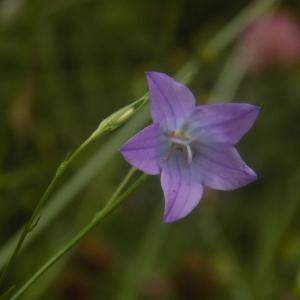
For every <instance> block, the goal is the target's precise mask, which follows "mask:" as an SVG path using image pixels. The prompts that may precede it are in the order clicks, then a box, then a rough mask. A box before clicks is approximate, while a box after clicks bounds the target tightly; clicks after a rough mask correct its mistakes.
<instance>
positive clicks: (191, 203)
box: [161, 155, 203, 223]
mask: <svg viewBox="0 0 300 300" xmlns="http://www.w3.org/2000/svg"><path fill="white" fill-rule="evenodd" d="M161 185H162V188H163V192H164V196H165V211H164V222H165V223H171V222H174V221H176V220H179V219H181V218H183V217H185V216H186V215H188V214H189V213H190V212H191V211H192V210H193V209H194V208H195V207H196V205H197V204H198V203H199V201H200V199H201V197H202V194H203V187H202V185H201V183H200V181H197V180H196V179H195V176H194V174H193V169H192V167H190V166H187V165H186V162H184V161H183V159H182V156H180V155H174V157H173V158H172V159H170V160H169V161H168V162H166V164H165V165H164V167H163V169H162V173H161Z"/></svg>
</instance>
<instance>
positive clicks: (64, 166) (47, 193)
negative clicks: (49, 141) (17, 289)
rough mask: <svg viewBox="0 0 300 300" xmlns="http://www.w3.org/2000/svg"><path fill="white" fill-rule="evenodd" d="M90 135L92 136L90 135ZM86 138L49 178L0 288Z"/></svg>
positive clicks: (5, 269)
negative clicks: (43, 208) (41, 212)
mask: <svg viewBox="0 0 300 300" xmlns="http://www.w3.org/2000/svg"><path fill="white" fill-rule="evenodd" d="M91 137H92V136H91ZM91 137H90V138H88V139H87V140H86V141H85V142H84V143H83V144H81V145H80V146H79V147H78V148H77V149H76V151H75V152H73V154H72V155H71V156H70V157H69V158H67V159H66V160H64V161H63V162H62V163H61V164H60V166H59V167H58V169H57V171H56V174H55V176H54V177H53V179H52V180H51V182H50V184H49V185H48V187H47V189H46V191H45V192H44V194H43V195H42V197H41V198H40V200H39V202H38V204H37V206H36V207H35V209H34V211H33V212H32V214H31V216H30V218H29V220H28V221H27V223H26V224H25V226H24V228H23V231H22V233H21V235H20V238H19V240H18V242H17V245H16V247H15V249H14V251H13V253H12V255H11V257H10V259H9V260H8V262H7V264H6V265H5V266H4V268H3V271H2V273H1V277H0V288H1V287H2V285H3V282H4V280H5V278H6V275H7V273H8V271H9V269H10V267H11V266H12V264H13V262H14V260H15V259H16V257H17V255H18V254H19V252H20V250H21V248H22V245H23V243H24V241H25V238H26V236H27V235H28V234H29V233H30V232H31V231H32V230H33V227H34V226H36V224H37V222H38V218H37V216H38V214H39V212H40V210H41V208H42V207H43V206H44V204H45V202H46V201H47V199H48V198H49V196H50V194H51V192H52V191H53V189H54V187H55V186H56V184H57V182H58V180H59V179H60V178H61V176H62V175H63V174H64V172H65V170H66V169H67V167H68V166H69V165H70V164H71V163H72V162H73V161H74V159H75V158H76V157H77V156H78V155H79V154H80V153H81V152H82V150H83V149H84V148H85V147H86V146H87V145H88V144H89V143H90V142H91V141H92V138H91Z"/></svg>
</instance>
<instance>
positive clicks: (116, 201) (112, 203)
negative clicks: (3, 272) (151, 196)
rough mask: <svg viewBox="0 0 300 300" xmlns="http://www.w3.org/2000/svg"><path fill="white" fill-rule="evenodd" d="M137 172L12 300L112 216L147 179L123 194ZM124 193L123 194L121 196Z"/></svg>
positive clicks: (129, 174) (139, 181)
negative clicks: (105, 219) (123, 201)
mask: <svg viewBox="0 0 300 300" xmlns="http://www.w3.org/2000/svg"><path fill="white" fill-rule="evenodd" d="M135 172H136V169H134V168H131V169H130V170H129V172H128V173H127V175H126V176H125V177H124V179H123V180H122V182H121V183H120V185H119V187H118V188H117V190H116V191H115V193H114V194H113V195H112V196H111V198H110V199H109V201H108V202H107V204H106V205H105V207H104V208H103V209H102V210H100V211H99V212H98V213H96V214H95V216H94V217H93V218H92V220H91V221H90V222H89V223H88V224H87V225H86V226H85V227H83V228H82V229H81V230H80V231H79V232H78V234H77V235H76V236H75V237H74V238H73V239H72V240H71V241H70V242H69V243H68V244H66V245H65V246H64V247H63V248H62V249H61V250H60V251H58V252H57V253H56V254H55V255H54V256H53V257H51V258H50V259H49V260H48V261H47V262H46V263H45V264H44V265H43V266H42V267H41V268H40V269H39V270H38V271H37V272H36V273H35V274H33V275H32V276H31V277H30V278H29V279H28V281H27V282H25V284H24V285H23V286H21V287H20V289H19V290H18V291H17V292H16V293H15V294H14V295H13V296H12V297H11V298H10V300H16V299H20V297H21V296H22V295H23V294H24V292H25V291H26V290H27V289H28V288H29V287H30V286H31V285H32V284H33V283H35V282H36V281H37V280H38V279H39V278H40V277H41V276H42V275H43V274H44V273H45V272H46V271H47V270H48V269H49V268H50V267H51V266H52V265H54V264H55V263H56V262H57V261H58V260H59V259H60V258H62V257H63V256H64V255H65V254H66V253H67V252H69V251H70V250H71V249H72V248H73V247H74V246H75V245H77V244H78V243H79V242H80V241H81V240H82V238H83V237H85V236H86V235H87V234H88V233H89V232H90V231H91V230H92V229H93V228H94V227H95V226H97V225H98V224H99V223H100V222H101V221H102V220H103V219H104V218H105V217H107V216H108V215H109V214H111V213H112V212H113V211H114V210H115V209H116V208H117V207H118V206H119V205H120V204H121V202H122V200H124V199H125V198H126V197H127V196H128V195H129V194H130V193H131V192H132V191H133V190H135V189H136V188H137V187H138V186H139V185H140V184H141V183H142V182H143V181H144V180H145V178H146V175H144V174H143V175H141V176H140V177H139V178H138V179H137V180H136V181H135V182H134V183H133V184H132V185H131V186H130V187H129V188H128V189H127V190H125V191H124V192H123V193H122V191H123V189H124V188H125V186H126V185H127V183H128V182H129V180H130V179H131V177H132V176H133V174H134V173H135ZM121 193H122V194H121Z"/></svg>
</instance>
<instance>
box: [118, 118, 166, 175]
mask: <svg viewBox="0 0 300 300" xmlns="http://www.w3.org/2000/svg"><path fill="white" fill-rule="evenodd" d="M159 136H160V129H159V125H158V124H152V125H150V126H148V127H146V128H144V129H143V130H142V131H140V132H139V133H137V134H136V135H135V136H134V137H132V138H131V139H130V140H129V141H128V142H127V143H126V144H125V145H124V146H123V147H122V148H121V149H120V152H121V154H122V155H123V157H124V158H125V159H126V160H127V161H128V162H129V163H130V164H131V165H133V166H134V167H136V168H137V169H139V170H141V171H143V172H145V173H147V174H150V175H157V174H159V173H160V167H159V165H158V159H157V158H156V157H157V146H158V144H159Z"/></svg>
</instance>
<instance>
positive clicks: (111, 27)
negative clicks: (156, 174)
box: [0, 0, 300, 300]
mask: <svg viewBox="0 0 300 300" xmlns="http://www.w3.org/2000/svg"><path fill="white" fill-rule="evenodd" d="M250 2H253V1H246V0H238V1H233V2H230V3H229V2H227V1H221V0H214V1H196V0H190V1H185V0H172V1H171V0H167V1H158V0H153V1H138V0H130V1H121V0H112V1H101V0H52V1H37V0H32V1H30V0H27V1H26V0H2V1H1V2H0V79H1V80H0V99H1V100H0V111H1V118H0V138H1V147H0V165H1V167H0V193H1V200H2V205H1V209H0V224H1V227H0V229H1V235H0V242H1V245H4V244H5V242H6V241H7V239H8V238H9V237H11V236H12V235H13V234H14V233H15V232H16V231H17V230H18V229H19V228H20V226H21V225H22V224H23V223H24V221H25V220H26V219H27V218H28V216H29V215H30V212H31V211H32V209H33V207H34V206H35V204H36V202H37V200H38V199H39V196H40V195H41V194H42V192H43V191H44V189H45V187H46V185H47V184H48V182H49V181H50V179H51V177H52V176H53V173H54V171H55V169H56V167H57V165H58V163H59V162H60V161H61V160H62V159H63V158H64V156H65V155H66V153H68V152H69V151H71V150H72V149H74V148H75V147H76V146H77V145H79V144H80V143H81V142H82V141H83V140H84V139H85V138H86V137H87V136H88V135H89V134H90V133H91V132H92V131H93V130H94V129H95V128H96V126H97V125H98V123H99V121H100V120H102V119H103V118H104V117H105V116H107V115H108V114H110V113H112V112H114V111H115V110H117V109H118V108H120V107H122V106H124V105H127V104H128V103H130V102H131V101H132V100H134V99H136V98H138V97H140V96H141V95H142V94H143V93H144V92H145V90H146V83H145V78H144V76H143V72H144V71H146V70H159V71H164V72H166V73H170V74H174V73H175V72H176V71H177V70H178V69H179V68H180V67H181V66H182V65H183V64H184V63H185V62H187V61H188V60H189V59H190V58H191V57H194V58H195V59H197V60H199V61H200V62H201V64H202V69H201V71H200V73H199V75H198V76H196V77H195V78H194V80H193V82H192V84H191V85H190V86H191V88H192V90H193V91H194V92H195V95H197V96H198V99H197V100H198V103H203V102H206V101H207V100H208V99H211V97H212V91H213V88H214V84H215V82H216V81H217V78H218V76H219V73H220V72H221V70H222V68H223V67H224V66H225V64H226V60H227V59H228V57H230V55H232V52H233V53H235V51H236V48H235V46H234V45H233V46H232V47H231V48H230V49H228V50H226V51H224V52H223V53H221V54H220V55H218V56H217V57H213V58H211V59H208V58H207V57H205V56H204V57H203V55H202V54H203V51H202V50H203V49H204V48H205V45H206V43H207V42H208V40H209V39H210V38H211V37H213V36H214V34H215V33H216V32H217V31H218V30H219V29H220V28H222V27H223V26H224V25H226V24H227V23H228V22H229V21H230V20H231V19H232V18H233V17H234V16H235V15H236V14H238V13H239V11H240V10H241V9H242V8H244V7H245V6H246V5H247V4H249V3H250ZM283 4H284V6H283V8H285V9H286V10H288V11H291V12H293V14H294V16H295V17H296V18H297V17H298V20H299V17H300V4H299V1H297V0H295V1H289V0H287V1H284V3H283ZM229 73H230V72H229ZM233 75H234V74H232V77H234V76H233ZM227 81H228V82H229V83H228V84H229V85H230V78H226V82H227ZM217 95H218V96H219V97H220V96H222V94H221V95H219V94H217ZM224 97H225V95H224ZM235 99H237V101H238V100H240V99H243V101H245V102H250V103H253V104H257V105H260V106H261V107H262V111H261V115H260V117H259V120H258V122H257V124H256V125H255V127H254V128H253V130H252V131H251V132H250V133H249V134H248V136H247V138H245V139H244V140H243V141H242V142H241V143H240V145H239V149H240V150H241V153H242V155H243V157H244V158H245V160H246V161H247V162H248V163H249V165H250V166H252V167H253V168H254V169H255V170H256V171H257V173H258V174H259V180H258V181H257V182H256V183H254V184H252V185H251V186H248V187H245V188H243V189H240V190H238V191H234V192H222V193H217V192H215V191H210V190H207V191H206V194H205V197H204V199H203V201H202V202H201V204H200V205H199V207H198V208H197V209H196V210H195V211H194V212H193V213H192V215H191V216H189V217H188V218H186V219H184V220H182V221H180V222H178V223H175V224H172V225H163V224H161V216H162V209H163V197H162V192H161V191H160V187H159V181H158V179H157V178H150V179H149V180H148V182H147V183H146V184H145V185H144V186H143V187H142V188H140V189H139V191H137V192H135V193H134V194H133V195H132V196H130V197H129V199H128V201H127V203H126V204H125V205H124V206H123V207H122V208H121V209H119V211H118V212H116V213H115V214H114V215H112V216H110V218H109V219H108V220H107V221H106V222H104V223H103V224H102V225H101V226H100V227H99V228H98V230H97V231H94V232H93V233H92V234H90V235H89V236H88V237H87V238H86V239H85V240H84V241H82V243H81V244H80V245H79V246H78V247H76V248H75V249H74V251H73V252H72V253H71V254H70V255H69V256H68V257H66V259H64V260H63V261H62V262H60V263H59V264H58V265H56V266H55V268H53V269H51V272H49V273H47V274H46V276H44V277H43V278H42V280H40V281H39V282H37V284H36V285H35V286H34V287H33V288H32V289H30V291H28V293H26V296H24V299H25V300H26V299H28V300H29V299H30V300H34V299H64V300H68V299H72V300H73V299H74V300H77V299H78V300H85V299H87V300H88V299H118V300H133V299H141V300H155V299H164V300H168V299H170V300H171V299H172V300H173V299H174V300H183V299H184V300H186V299H189V300H190V299H191V300H193V299H202V300H205V299H237V300H243V299H245V300H250V299H254V300H256V299H258V300H259V299H262V300H265V299H282V300H284V299H299V297H300V280H299V278H300V255H299V253H300V239H299V233H300V223H299V220H298V218H297V217H298V215H299V212H300V207H299V204H298V203H299V201H300V186H299V182H300V161H299V153H300V140H299V136H300V125H299V114H300V68H299V64H295V65H294V66H290V67H286V68H274V69H270V70H266V71H264V72H261V73H257V74H245V77H243V81H242V82H241V84H240V85H239V88H238V90H237V91H236V95H235V98H234V100H235ZM217 100H219V101H220V99H217ZM228 100H231V99H224V101H228ZM108 139H109V137H107V138H105V139H104V140H103V141H102V142H99V143H98V144H97V145H95V146H93V147H91V149H89V150H88V151H87V152H86V153H85V155H83V157H82V158H81V159H79V160H78V161H77V163H76V164H75V165H74V167H73V169H72V170H70V172H69V174H67V175H71V174H73V173H76V172H77V171H78V170H79V169H80V167H81V165H82V164H83V162H84V161H85V160H86V159H87V158H89V156H91V155H93V154H94V153H95V152H96V151H97V149H98V147H101V146H102V144H104V143H105V142H106V141H107V140H108ZM126 168H127V165H126V164H125V163H124V162H123V161H122V160H121V158H120V157H117V156H116V157H115V158H114V159H113V161H111V162H110V164H109V165H108V166H106V167H105V169H102V170H101V172H100V173H99V174H98V175H97V176H96V178H94V179H93V180H92V181H91V183H90V184H89V185H88V187H87V188H85V189H84V190H83V191H82V192H80V193H79V194H78V195H77V196H76V197H75V201H73V202H72V203H71V204H70V205H68V206H67V207H66V208H65V209H64V211H63V212H62V213H61V214H60V215H59V216H58V217H57V218H56V219H55V221H53V222H52V223H51V224H50V225H49V226H47V227H46V228H45V229H44V231H43V234H41V235H39V236H38V238H37V239H36V240H35V241H34V243H32V244H31V245H30V246H29V247H28V248H27V249H26V251H24V253H22V256H21V257H20V258H19V259H18V260H17V264H16V265H15V266H14V271H13V272H11V274H10V277H9V282H17V283H21V282H23V281H24V280H25V279H26V278H28V276H29V275H30V274H31V273H32V272H33V271H35V270H36V269H37V268H38V266H40V265H41V264H42V263H43V262H44V261H45V260H46V259H47V258H48V257H49V256H50V255H51V254H53V253H54V251H56V250H57V249H59V248H60V247H61V245H63V244H64V243H65V242H66V241H67V240H69V239H70V237H72V236H73V235H74V233H75V232H77V231H78V229H79V228H80V227H81V226H82V225H83V224H85V223H86V222H87V220H88V219H89V217H90V216H91V215H93V212H94V211H95V209H98V208H99V207H101V205H102V204H103V203H104V201H105V200H106V199H107V198H108V197H109V195H110V194H111V193H112V192H113V191H114V188H115V186H116V185H117V184H118V182H119V181H120V179H121V178H122V175H123V174H124V173H125V172H126ZM66 177H67V176H66ZM61 184H62V185H63V184H64V180H63V181H62V182H61ZM9 282H8V283H7V285H8V284H9Z"/></svg>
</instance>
